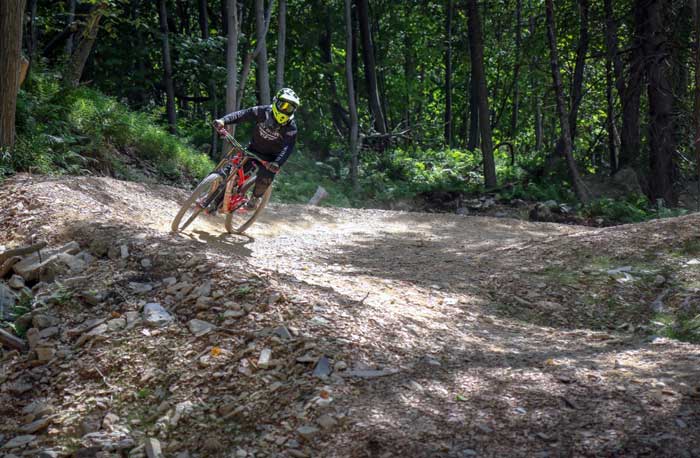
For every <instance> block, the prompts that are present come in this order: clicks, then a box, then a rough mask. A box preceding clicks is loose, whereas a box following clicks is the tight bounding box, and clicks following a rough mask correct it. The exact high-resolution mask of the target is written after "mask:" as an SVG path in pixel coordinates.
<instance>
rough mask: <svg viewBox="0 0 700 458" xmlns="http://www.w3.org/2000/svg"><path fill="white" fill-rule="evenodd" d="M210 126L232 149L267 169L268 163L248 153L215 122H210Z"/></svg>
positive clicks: (252, 153) (250, 152)
mask: <svg viewBox="0 0 700 458" xmlns="http://www.w3.org/2000/svg"><path fill="white" fill-rule="evenodd" d="M212 126H213V127H214V130H216V131H217V132H218V134H219V135H220V136H222V137H223V138H224V139H225V140H226V141H227V142H229V143H230V144H231V146H233V147H234V149H236V150H238V151H241V152H242V153H243V155H244V156H247V157H250V158H253V159H255V160H256V161H258V162H260V163H261V164H262V165H263V167H265V168H267V166H268V165H269V164H270V161H266V160H265V159H263V158H261V157H260V156H258V155H257V154H255V153H254V152H252V151H250V150H249V149H247V148H244V147H243V145H241V144H240V143H239V142H238V140H236V139H235V138H234V136H233V135H232V134H231V133H230V132H229V131H227V130H226V128H225V127H220V126H219V125H218V124H217V123H216V122H212Z"/></svg>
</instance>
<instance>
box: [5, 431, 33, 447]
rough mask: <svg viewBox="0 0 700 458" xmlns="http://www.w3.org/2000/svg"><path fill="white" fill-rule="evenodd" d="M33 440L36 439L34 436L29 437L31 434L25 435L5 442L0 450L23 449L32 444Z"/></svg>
mask: <svg viewBox="0 0 700 458" xmlns="http://www.w3.org/2000/svg"><path fill="white" fill-rule="evenodd" d="M35 439H36V436H34V435H31V434H27V435H24V436H17V437H15V438H13V439H10V440H9V441H8V442H6V443H5V445H3V446H2V448H6V449H13V448H20V447H24V446H25V445H27V444H30V443H32V442H34V440H35Z"/></svg>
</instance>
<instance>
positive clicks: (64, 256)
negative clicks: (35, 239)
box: [58, 253, 87, 275]
mask: <svg viewBox="0 0 700 458" xmlns="http://www.w3.org/2000/svg"><path fill="white" fill-rule="evenodd" d="M58 260H59V261H60V262H61V263H63V264H65V265H66V266H67V267H68V272H69V273H70V274H72V275H78V274H80V273H82V272H83V271H85V268H86V267H87V263H86V262H85V261H83V260H82V259H81V258H79V257H78V256H73V255H70V254H68V253H59V254H58Z"/></svg>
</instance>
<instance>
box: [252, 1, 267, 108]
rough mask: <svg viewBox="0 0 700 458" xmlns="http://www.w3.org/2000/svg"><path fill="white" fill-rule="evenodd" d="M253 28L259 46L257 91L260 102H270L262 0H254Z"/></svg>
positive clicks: (265, 103)
mask: <svg viewBox="0 0 700 458" xmlns="http://www.w3.org/2000/svg"><path fill="white" fill-rule="evenodd" d="M255 30H256V31H257V40H258V44H259V45H260V46H261V48H260V52H259V53H258V56H257V59H256V64H257V70H258V92H259V94H260V103H261V104H263V105H269V104H270V71H269V69H268V66H267V43H266V39H265V36H266V35H267V27H266V25H265V3H264V0H255Z"/></svg>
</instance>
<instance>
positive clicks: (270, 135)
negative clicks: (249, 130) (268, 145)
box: [259, 126, 282, 140]
mask: <svg viewBox="0 0 700 458" xmlns="http://www.w3.org/2000/svg"><path fill="white" fill-rule="evenodd" d="M259 132H260V136H261V137H262V138H264V139H265V140H279V139H280V138H281V137H282V136H281V135H280V132H279V130H276V129H275V130H273V129H268V128H267V127H266V126H260V130H259Z"/></svg>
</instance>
